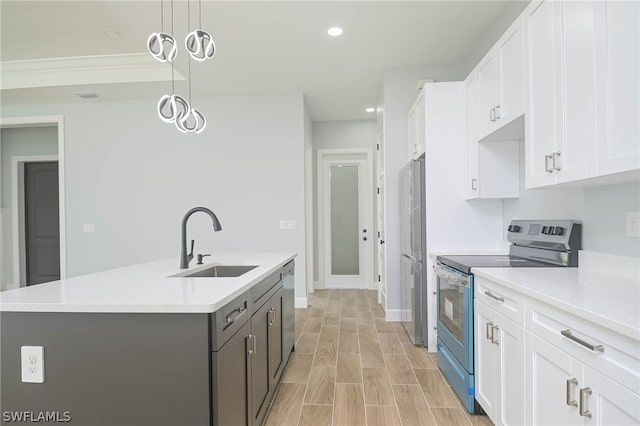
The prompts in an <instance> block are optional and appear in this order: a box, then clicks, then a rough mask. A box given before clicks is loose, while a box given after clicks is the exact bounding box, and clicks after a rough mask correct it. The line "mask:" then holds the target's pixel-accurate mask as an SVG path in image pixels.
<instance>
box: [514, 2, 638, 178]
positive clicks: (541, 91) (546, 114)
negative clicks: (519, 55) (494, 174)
mask: <svg viewBox="0 0 640 426" xmlns="http://www.w3.org/2000/svg"><path fill="white" fill-rule="evenodd" d="M523 16H524V22H523V33H524V40H525V49H524V50H525V61H524V63H525V88H526V90H525V117H526V120H525V140H526V156H525V157H526V186H527V188H536V187H543V186H549V185H554V184H561V183H568V182H576V181H581V180H585V179H589V178H594V177H598V176H604V175H607V174H612V173H618V172H624V171H630V170H637V169H640V124H639V121H638V118H637V117H638V116H640V85H639V83H638V75H639V73H640V65H639V63H640V59H639V58H640V54H639V53H638V52H639V51H640V41H639V40H640V32H639V30H638V27H639V26H640V8H639V6H638V3H637V2H628V3H627V2H590V1H582V2H570V1H562V2H555V1H551V0H546V1H535V2H532V3H531V4H530V5H529V6H528V7H527V9H526V10H525V11H524V13H523Z"/></svg>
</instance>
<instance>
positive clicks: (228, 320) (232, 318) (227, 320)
mask: <svg viewBox="0 0 640 426" xmlns="http://www.w3.org/2000/svg"><path fill="white" fill-rule="evenodd" d="M234 312H237V314H236V315H233V316H232V314H233V313H234ZM245 312H247V308H236V309H234V310H233V311H231V313H229V315H227V316H226V317H224V322H225V323H227V324H231V323H232V322H235V320H237V319H238V318H240V316H241V315H242V314H244V313H245Z"/></svg>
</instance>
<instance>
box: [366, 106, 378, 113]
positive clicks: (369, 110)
mask: <svg viewBox="0 0 640 426" xmlns="http://www.w3.org/2000/svg"><path fill="white" fill-rule="evenodd" d="M365 111H367V112H376V109H375V108H371V107H369V108H367V109H366V110H365Z"/></svg>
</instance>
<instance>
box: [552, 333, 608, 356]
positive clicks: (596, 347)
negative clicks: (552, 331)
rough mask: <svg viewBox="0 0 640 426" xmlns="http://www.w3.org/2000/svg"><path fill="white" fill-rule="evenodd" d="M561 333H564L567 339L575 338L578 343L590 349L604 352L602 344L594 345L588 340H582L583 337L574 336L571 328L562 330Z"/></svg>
mask: <svg viewBox="0 0 640 426" xmlns="http://www.w3.org/2000/svg"><path fill="white" fill-rule="evenodd" d="M560 334H562V335H563V336H564V337H566V338H567V339H569V340H573V341H574V342H576V343H577V344H579V345H581V346H584V347H585V348H587V349H589V350H590V351H593V352H604V346H602V345H594V344H592V343H589V342H586V341H584V340H582V339H581V338H579V337H576V336H574V335H573V332H572V331H571V330H569V329H567V330H562V331H560Z"/></svg>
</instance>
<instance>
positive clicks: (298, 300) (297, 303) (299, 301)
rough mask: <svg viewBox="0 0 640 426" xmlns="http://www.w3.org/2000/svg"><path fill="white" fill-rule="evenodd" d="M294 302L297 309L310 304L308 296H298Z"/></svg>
mask: <svg viewBox="0 0 640 426" xmlns="http://www.w3.org/2000/svg"><path fill="white" fill-rule="evenodd" d="M294 303H295V304H294V306H295V308H296V309H304V308H306V307H308V306H309V305H308V303H307V298H306V297H296V300H295V302H294Z"/></svg>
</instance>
